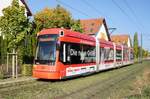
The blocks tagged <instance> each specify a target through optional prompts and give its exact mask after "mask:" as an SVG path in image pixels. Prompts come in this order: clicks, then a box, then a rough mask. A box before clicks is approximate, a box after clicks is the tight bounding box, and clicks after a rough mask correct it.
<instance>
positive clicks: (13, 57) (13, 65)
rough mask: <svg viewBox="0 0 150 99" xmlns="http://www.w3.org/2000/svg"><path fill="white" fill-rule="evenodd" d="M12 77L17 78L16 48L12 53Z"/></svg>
mask: <svg viewBox="0 0 150 99" xmlns="http://www.w3.org/2000/svg"><path fill="white" fill-rule="evenodd" d="M12 78H15V49H13V53H12Z"/></svg>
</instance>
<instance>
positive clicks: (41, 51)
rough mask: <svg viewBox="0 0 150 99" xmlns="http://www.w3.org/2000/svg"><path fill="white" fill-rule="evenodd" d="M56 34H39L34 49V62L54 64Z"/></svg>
mask: <svg viewBox="0 0 150 99" xmlns="http://www.w3.org/2000/svg"><path fill="white" fill-rule="evenodd" d="M57 37H58V35H56V34H48V35H40V36H39V37H38V46H37V51H36V58H35V64H50V65H54V63H55V60H56V43H57Z"/></svg>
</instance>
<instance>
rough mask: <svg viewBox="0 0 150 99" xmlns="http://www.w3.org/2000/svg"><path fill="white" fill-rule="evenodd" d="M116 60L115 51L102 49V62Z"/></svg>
mask: <svg viewBox="0 0 150 99" xmlns="http://www.w3.org/2000/svg"><path fill="white" fill-rule="evenodd" d="M113 59H114V50H113V49H110V48H100V60H101V61H110V60H113Z"/></svg>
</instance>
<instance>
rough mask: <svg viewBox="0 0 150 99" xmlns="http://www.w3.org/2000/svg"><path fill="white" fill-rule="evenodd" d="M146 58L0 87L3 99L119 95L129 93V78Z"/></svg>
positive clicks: (100, 98)
mask: <svg viewBox="0 0 150 99" xmlns="http://www.w3.org/2000/svg"><path fill="white" fill-rule="evenodd" d="M145 68H150V61H145V62H143V63H142V64H134V65H130V66H126V67H122V68H119V69H113V70H110V71H105V72H100V73H97V74H94V75H90V76H85V77H80V78H76V79H69V80H65V81H55V82H54V81H38V80H37V81H36V82H33V83H29V84H26V85H21V86H14V87H10V88H5V89H0V97H2V98H4V99H54V98H57V99H63V98H64V99H66V98H67V99H120V98H124V97H129V96H132V95H133V92H132V91H133V90H134V86H133V82H134V81H135V80H136V77H137V76H139V75H141V74H142V73H143V70H144V69H145Z"/></svg>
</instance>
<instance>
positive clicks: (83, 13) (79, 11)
mask: <svg viewBox="0 0 150 99" xmlns="http://www.w3.org/2000/svg"><path fill="white" fill-rule="evenodd" d="M56 1H57V2H58V3H60V4H62V5H64V6H66V7H68V8H70V9H72V10H74V11H76V12H78V13H80V14H82V15H84V16H88V17H91V16H90V15H88V14H87V13H85V12H82V11H81V10H79V9H76V8H74V7H72V6H70V5H69V4H67V3H64V2H62V1H60V0H56Z"/></svg>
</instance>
